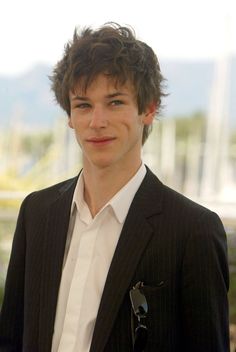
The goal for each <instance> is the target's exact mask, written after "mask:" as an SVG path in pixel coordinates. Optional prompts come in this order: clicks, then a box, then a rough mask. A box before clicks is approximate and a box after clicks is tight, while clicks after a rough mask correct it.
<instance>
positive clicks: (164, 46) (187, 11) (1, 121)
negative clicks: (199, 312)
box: [0, 0, 236, 351]
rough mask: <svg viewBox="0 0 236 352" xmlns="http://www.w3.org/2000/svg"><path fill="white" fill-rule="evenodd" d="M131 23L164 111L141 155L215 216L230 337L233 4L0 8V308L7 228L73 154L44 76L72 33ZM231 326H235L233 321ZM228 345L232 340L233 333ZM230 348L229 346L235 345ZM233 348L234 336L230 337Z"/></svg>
mask: <svg viewBox="0 0 236 352" xmlns="http://www.w3.org/2000/svg"><path fill="white" fill-rule="evenodd" d="M109 21H114V22H118V23H119V24H122V25H127V24H128V25H131V26H132V27H133V28H134V29H135V31H136V34H137V36H138V37H139V38H140V39H141V40H144V41H146V42H147V43H148V44H149V45H150V46H151V47H152V48H153V49H154V50H155V52H156V53H157V56H158V58H159V61H160V65H161V70H162V73H163V75H164V76H165V78H166V79H167V80H166V92H167V93H168V94H169V95H168V96H167V97H166V98H165V99H164V101H163V105H164V106H163V109H162V112H161V114H160V116H159V117H158V119H157V121H156V122H155V124H154V128H153V132H152V134H151V136H150V138H149V140H148V142H147V143H146V145H145V147H144V150H143V159H144V161H145V163H146V164H147V165H148V166H150V167H151V168H152V169H153V171H154V172H155V173H156V174H157V176H158V177H160V179H161V180H162V181H163V182H165V183H166V184H168V185H169V186H171V187H173V188H175V189H176V190H178V191H180V192H182V193H184V194H185V195H187V196H188V197H190V198H191V199H193V200H196V201H197V202H199V203H201V204H203V205H205V206H207V207H209V208H210V209H212V210H214V211H216V212H217V213H218V214H219V215H220V216H221V218H222V221H223V223H224V226H225V229H226V232H227V237H228V244H229V265H230V276H231V288H230V293H229V299H230V322H231V329H232V337H233V335H234V334H235V335H236V328H235V326H236V99H235V98H236V11H235V5H234V0H218V1H217V0H214V1H213V0H199V1H198V2H191V1H187V0H179V1H178V2H176V1H174V0H160V1H154V0H150V1H149V0H146V1H145V2H141V1H140V2H138V1H132V0H130V1H124V0H120V1H119V2H118V3H111V2H109V1H108V0H100V1H99V2H98V1H97V2H94V3H93V1H90V2H83V3H82V2H79V1H74V0H67V1H65V0H61V1H60V2H59V1H56V0H51V1H46V0H41V1H40V2H39V1H33V0H21V1H20V2H18V1H17V0H15V1H14V0H11V1H10V0H9V1H8V2H4V3H2V4H1V5H0V43H1V55H0V306H1V301H2V295H3V287H4V280H5V275H6V268H7V265H8V260H9V253H10V249H11V243H12V237H13V233H14V228H15V222H16V218H17V214H18V210H19V206H20V203H21V202H22V199H23V198H24V197H25V196H26V195H27V194H28V193H29V192H31V191H33V190H36V189H40V188H43V187H45V186H48V185H51V184H53V183H56V182H58V181H60V180H63V179H65V178H68V177H71V176H74V175H76V174H77V173H78V171H79V170H80V168H81V159H80V150H79V148H78V146H77V145H76V142H75V141H74V136H73V132H72V131H71V130H69V129H68V128H67V117H66V115H65V113H64V112H63V111H62V110H60V109H59V107H57V106H56V103H55V101H54V97H53V95H52V93H51V92H50V82H49V79H48V75H50V74H51V72H52V67H53V65H54V64H55V63H56V62H57V61H58V60H59V59H60V58H61V56H62V53H63V50H64V44H65V43H66V42H67V41H68V40H69V39H71V38H72V35H73V31H74V28H75V27H76V26H77V27H83V26H86V25H91V26H92V27H98V26H100V25H102V24H104V23H105V22H109ZM234 324H235V325H234ZM235 339H236V337H235ZM235 347H236V345H235ZM232 351H233V340H232Z"/></svg>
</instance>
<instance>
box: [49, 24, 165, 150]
mask: <svg viewBox="0 0 236 352" xmlns="http://www.w3.org/2000/svg"><path fill="white" fill-rule="evenodd" d="M101 73H105V74H107V75H109V76H110V77H111V78H112V79H114V82H115V84H120V85H123V84H125V82H126V81H127V80H129V81H130V82H131V84H132V85H133V87H134V90H135V94H136V98H137V106H138V111H139V114H141V113H143V112H144V111H145V110H146V108H147V107H148V105H149V104H150V103H153V102H154V103H156V106H157V111H156V112H157V113H158V112H159V111H160V107H161V98H162V96H165V94H164V92H163V90H162V83H163V80H164V78H163V76H162V74H161V71H160V66H159V62H158V59H157V56H156V55H155V53H154V51H153V50H152V48H150V47H149V46H148V45H147V44H146V43H144V42H142V41H140V40H138V39H136V37H135V33H134V31H133V30H132V29H130V28H128V27H122V26H120V25H118V24H116V23H113V22H111V23H107V24H105V25H104V26H102V27H101V28H99V29H97V30H93V29H91V28H90V27H86V28H84V29H83V30H81V31H80V32H79V31H78V30H77V29H76V30H75V32H74V36H73V40H72V41H69V42H68V43H67V44H66V45H65V51H64V55H63V57H62V59H61V60H60V61H59V62H58V63H57V64H56V66H55V67H54V70H53V74H52V75H51V76H50V80H51V82H52V91H53V92H54V94H55V97H56V100H57V102H58V103H59V105H60V106H61V107H62V109H63V110H65V111H66V112H67V114H68V116H70V109H71V107H70V100H69V92H70V91H73V89H74V87H75V86H76V84H77V83H78V81H79V82H80V84H81V88H82V89H83V90H84V91H85V92H86V89H87V87H88V86H89V85H90V84H91V82H92V81H93V80H94V79H95V78H96V77H97V76H98V75H99V74H101ZM150 132H151V126H144V130H143V138H142V143H143V144H144V142H145V141H146V139H147V137H148V135H149V134H150Z"/></svg>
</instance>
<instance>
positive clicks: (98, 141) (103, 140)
mask: <svg viewBox="0 0 236 352" xmlns="http://www.w3.org/2000/svg"><path fill="white" fill-rule="evenodd" d="M115 139H116V138H115V137H110V136H103V137H90V138H87V139H86V141H87V142H89V143H91V144H94V145H104V144H109V143H111V142H112V141H114V140H115Z"/></svg>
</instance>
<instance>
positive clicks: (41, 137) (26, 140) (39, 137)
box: [21, 132, 53, 158]
mask: <svg viewBox="0 0 236 352" xmlns="http://www.w3.org/2000/svg"><path fill="white" fill-rule="evenodd" d="M52 142H53V135H52V133H51V132H41V133H39V134H35V133H34V134H32V133H31V134H26V135H24V136H23V138H22V142H21V143H22V152H23V153H25V154H30V155H31V156H33V157H35V158H41V157H42V156H43V155H44V154H45V152H46V151H47V149H48V148H49V146H50V145H51V144H52Z"/></svg>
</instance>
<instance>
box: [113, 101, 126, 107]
mask: <svg viewBox="0 0 236 352" xmlns="http://www.w3.org/2000/svg"><path fill="white" fill-rule="evenodd" d="M110 104H111V105H112V106H119V105H123V104H124V102H123V101H122V100H112V101H111V102H110Z"/></svg>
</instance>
